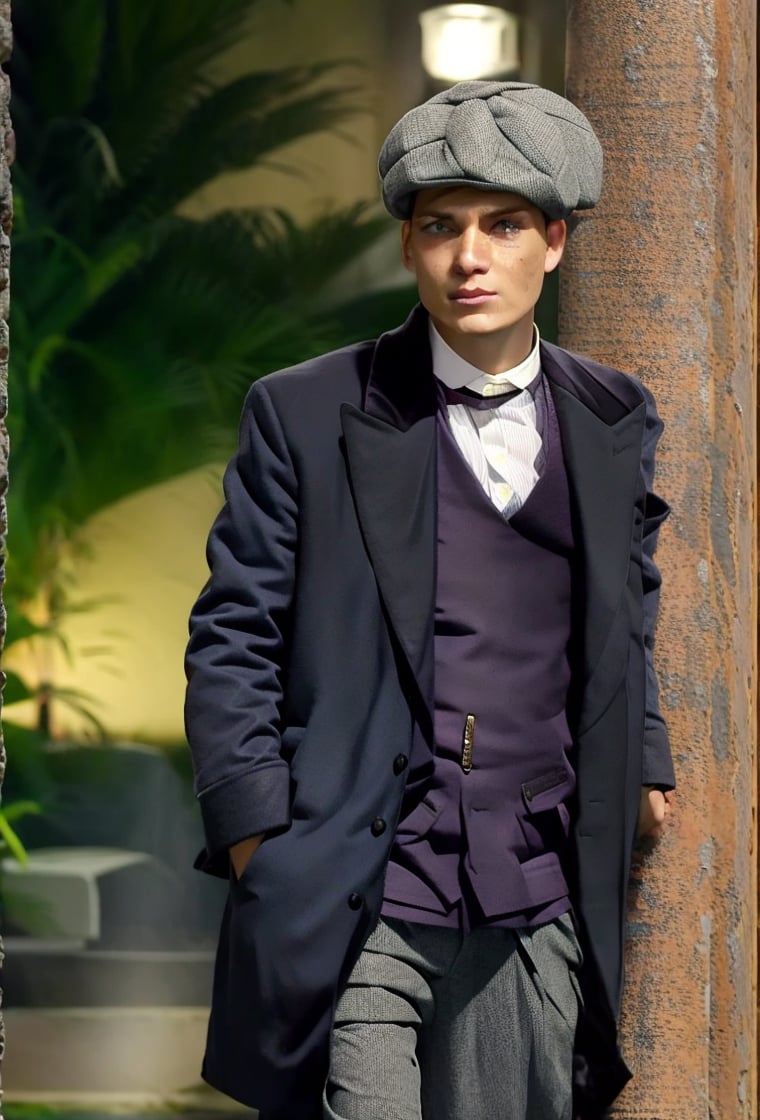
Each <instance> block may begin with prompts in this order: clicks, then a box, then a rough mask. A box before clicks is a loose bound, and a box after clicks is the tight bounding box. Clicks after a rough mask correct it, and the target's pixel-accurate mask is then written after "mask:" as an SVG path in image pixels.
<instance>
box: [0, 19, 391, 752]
mask: <svg viewBox="0 0 760 1120" xmlns="http://www.w3.org/2000/svg"><path fill="white" fill-rule="evenodd" d="M283 2H286V0H283ZM256 7H257V3H256V0H192V3H188V2H187V0H67V3H66V4H61V3H59V2H58V0H14V9H13V19H14V31H15V48H14V54H13V58H12V61H11V65H10V68H9V69H10V75H11V82H12V88H13V105H12V110H13V121H14V127H15V130H16V137H17V153H18V154H17V162H16V165H15V167H14V171H13V174H14V187H15V207H16V219H15V229H14V238H13V300H12V324H11V329H12V347H11V358H10V404H9V407H10V412H9V430H10V432H11V438H12V453H11V472H12V481H11V487H10V492H9V496H8V518H9V524H10V542H9V548H8V554H7V566H8V583H7V589H6V603H7V609H8V634H7V645H8V646H10V645H12V643H13V642H14V641H17V640H28V639H30V638H31V639H32V641H33V642H34V643H35V646H36V648H37V649H38V650H39V651H40V652H39V663H40V671H39V678H38V680H37V681H36V682H31V681H22V680H20V679H19V678H18V677H13V676H12V675H11V677H10V680H9V683H8V691H7V693H6V702H7V703H11V702H13V701H15V700H22V699H24V698H29V697H31V696H34V697H35V698H36V701H37V705H38V711H39V720H38V731H39V733H40V735H41V736H42V737H43V738H44V737H45V736H46V735H47V733H48V729H49V718H48V717H49V710H50V705H51V704H52V703H54V702H55V703H66V704H69V705H71V706H73V707H78V708H79V709H80V710H81V709H84V710H85V711H87V712H89V713H90V715H91V717H92V718H91V725H92V730H93V732H94V733H95V734H96V735H102V733H103V729H102V728H101V727H100V726H99V725H98V723H97V720H96V718H95V717H94V715H92V707H91V704H90V699H91V698H88V697H87V696H85V695H83V694H81V693H79V692H78V691H77V690H76V689H73V690H72V689H69V690H68V691H67V693H66V694H60V693H56V690H55V688H54V686H53V683H52V680H51V679H47V676H48V675H47V674H46V671H45V659H46V654H45V650H46V648H47V649H48V650H49V643H51V642H58V643H59V644H62V643H63V638H62V636H61V633H60V629H59V624H60V621H61V619H62V617H64V616H65V614H66V612H67V611H69V610H71V609H73V607H72V602H71V597H70V595H69V576H70V573H71V572H72V570H74V569H75V566H76V561H77V556H78V554H79V550H80V549H81V547H82V542H81V531H82V527H83V526H84V525H85V524H86V522H87V521H88V519H89V518H91V517H92V516H93V515H94V514H96V513H97V512H99V511H100V510H102V509H104V508H105V507H107V506H109V505H111V504H112V503H114V502H115V501H117V500H118V499H120V498H122V497H124V496H125V495H128V494H132V493H134V492H136V491H139V490H141V489H143V488H145V487H148V486H152V485H155V484H157V483H160V482H163V481H165V480H167V479H170V478H172V477H175V476H177V475H180V474H182V473H183V472H185V471H188V470H190V469H193V468H196V467H198V466H201V465H203V464H205V463H210V462H212V461H219V460H223V459H225V458H226V457H228V455H229V454H230V452H231V451H232V449H233V447H234V439H235V432H236V427H237V420H238V415H239V411H240V406H241V402H242V397H243V394H244V391H245V388H246V387H247V385H248V384H249V383H250V382H251V381H252V380H254V379H255V378H256V377H258V376H260V375H262V374H264V373H267V372H269V371H271V370H273V369H277V368H279V367H282V366H287V365H291V364H293V363H295V362H298V361H301V360H303V359H306V358H309V357H311V356H313V355H315V354H317V353H321V352H324V351H325V350H326V349H330V348H333V347H336V346H340V345H342V344H345V343H348V342H351V341H354V340H356V339H358V338H362V337H371V336H373V335H375V334H377V333H379V332H380V331H381V330H384V329H386V328H387V327H389V326H393V325H395V324H396V323H397V322H398V321H399V320H400V319H401V318H402V317H403V315H404V314H405V312H406V311H407V309H408V307H409V306H410V304H411V302H412V301H413V297H412V296H411V295H410V292H409V290H408V289H402V290H398V289H395V290H389V291H384V292H375V293H373V294H371V295H364V296H362V295H359V296H357V295H356V294H355V293H354V294H352V295H351V296H350V298H349V297H347V296H346V295H345V294H343V295H340V294H336V293H340V291H341V288H340V284H336V283H335V280H336V278H337V277H339V276H340V273H341V272H342V271H343V269H344V267H345V266H347V265H348V264H349V263H350V262H352V261H354V260H355V259H356V258H357V256H359V255H360V254H362V253H363V252H365V251H366V250H367V249H368V248H369V247H370V246H371V245H372V244H373V243H375V242H376V241H377V240H378V238H380V237H381V235H382V234H383V233H384V232H387V230H388V227H389V220H388V219H387V218H386V217H384V216H380V215H379V213H378V211H377V210H376V209H375V208H374V207H373V206H371V205H370V204H355V205H352V206H350V207H348V208H344V209H340V210H332V211H330V212H327V213H325V214H323V215H321V216H320V217H319V218H317V219H316V220H311V221H309V222H307V223H303V224H302V223H300V222H299V220H298V216H297V215H296V216H292V215H290V214H288V213H286V212H284V211H282V210H271V209H269V210H264V209H261V208H257V207H256V206H255V205H253V204H252V205H251V206H250V207H247V208H245V209H226V210H223V211H222V212H219V213H216V214H214V215H213V216H210V217H208V218H206V219H204V220H199V219H197V218H194V217H189V216H187V215H186V214H184V213H183V206H184V205H185V204H186V203H188V201H189V200H191V198H192V196H193V194H194V193H195V192H197V191H198V190H199V189H201V188H202V187H204V185H206V184H207V183H209V182H210V181H211V180H213V179H214V178H215V177H217V176H219V175H220V174H222V173H224V172H227V171H234V170H240V169H244V168H251V167H255V166H257V165H258V166H263V165H264V164H267V163H269V164H271V163H272V162H273V161H276V162H277V164H278V166H280V167H282V166H283V160H284V158H285V157H284V156H283V153H282V149H283V148H285V147H286V145H287V144H289V143H290V142H291V141H294V140H297V139H299V138H301V137H303V136H306V135H308V134H313V133H315V132H320V131H324V130H335V129H340V127H341V125H342V124H343V123H344V122H346V121H347V120H348V119H349V118H350V117H352V116H353V115H355V114H357V113H360V112H362V111H365V108H366V107H365V106H364V105H363V93H362V81H361V71H360V70H359V69H358V68H357V67H356V66H353V65H352V64H350V63H348V62H347V63H345V64H340V65H336V64H333V63H329V64H324V63H323V64H317V65H313V66H299V67H289V68H281V69H277V70H271V71H256V72H250V73H244V74H242V75H237V76H235V77H225V78H220V77H219V74H220V73H222V72H223V68H220V67H219V66H218V65H216V66H215V63H218V61H219V59H220V58H223V56H224V54H225V52H226V51H228V49H229V48H230V47H231V46H232V45H233V44H234V43H235V42H236V40H237V39H238V38H239V37H240V36H241V35H242V34H243V32H244V29H245V25H246V22H247V21H248V20H249V19H250V16H251V11H252V9H254V8H256ZM288 170H289V171H290V172H291V173H292V174H296V175H297V174H298V167H296V166H292V167H289V168H288ZM88 606H89V604H87V603H81V602H80V603H79V604H78V606H77V609H79V610H87V609H88ZM28 747H29V743H28V741H27V748H28Z"/></svg>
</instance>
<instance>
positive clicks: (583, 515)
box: [341, 306, 645, 722]
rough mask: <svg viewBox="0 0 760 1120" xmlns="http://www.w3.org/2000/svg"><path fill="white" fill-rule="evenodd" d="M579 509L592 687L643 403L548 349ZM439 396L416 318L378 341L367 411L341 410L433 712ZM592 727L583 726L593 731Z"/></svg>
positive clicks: (385, 571) (388, 591)
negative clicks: (437, 416)
mask: <svg viewBox="0 0 760 1120" xmlns="http://www.w3.org/2000/svg"><path fill="white" fill-rule="evenodd" d="M541 362H542V368H543V371H544V373H545V374H546V377H547V379H548V381H549V384H550V386H551V390H552V394H553V397H554V401H555V405H556V409H557V417H558V423H559V426H560V433H561V437H562V446H563V453H564V457H565V461H566V464H567V469H568V477H569V481H570V489H571V495H572V499H573V507H574V517H575V533H576V543H577V545H578V547H579V552H580V571H581V572H582V574H583V581H582V582H583V588H584V591H585V593H584V599H583V614H584V627H583V628H584V634H583V641H582V649H583V660H584V663H585V664H584V677H586V678H587V677H589V676H590V675H591V673H592V671H593V668H594V666H595V664H596V663H597V662H598V661H599V659H600V658H601V655H602V653H603V652H604V649H605V641H606V638H607V636H608V634H609V630H610V626H611V622H612V619H613V617H614V615H615V612H616V610H617V608H618V605H619V602H620V599H621V597H622V595H623V592H624V589H625V584H626V575H627V571H628V563H629V559H630V547H631V544H630V542H631V510H632V508H633V503H634V499H635V497H636V488H637V483H638V477H639V462H640V454H641V439H642V433H643V426H644V414H645V403H644V397H643V394H642V393H641V392H640V391H639V389H638V388H637V386H636V384H635V382H633V381H632V380H631V379H630V378H627V377H624V376H623V375H622V374H618V373H616V372H615V371H612V370H608V369H607V368H606V367H603V366H599V365H597V364H596V363H594V362H591V361H590V360H588V359H585V358H578V357H576V356H574V355H571V354H569V353H568V352H567V351H565V350H561V349H560V348H559V347H556V346H552V345H550V344H547V343H543V342H542V344H541ZM436 410H437V393H436V387H435V380H434V378H433V371H432V366H431V355H430V345H429V342H428V317H427V313H426V312H425V311H424V310H423V309H422V308H421V307H419V306H418V307H416V308H415V309H414V311H413V312H412V314H411V315H410V316H409V318H408V319H407V321H406V323H404V325H403V326H402V327H400V328H398V329H397V330H395V331H391V332H389V333H388V334H385V335H383V336H382V337H381V338H379V339H378V341H377V344H376V347H375V352H374V356H373V361H372V365H371V369H370V373H369V378H368V382H367V388H366V393H365V400H364V407H363V409H359V408H356V407H354V406H353V405H349V404H345V405H343V408H342V413H341V414H342V422H343V433H344V437H345V441H346V454H347V459H348V466H349V473H350V479H351V485H352V489H353V495H354V500H355V503H356V509H357V514H358V517H359V522H360V524H361V528H362V532H363V534H364V540H365V544H366V547H367V551H368V553H369V555H370V559H371V562H372V565H373V568H374V571H375V576H376V579H377V582H378V587H379V589H380V594H381V597H382V600H383V603H384V606H385V609H386V611H387V613H388V618H389V621H390V623H391V627H392V629H393V631H394V633H395V635H396V637H397V639H398V641H399V644H400V646H401V648H402V650H403V651H404V654H405V656H406V658H407V660H408V663H409V666H410V668H411V670H412V672H413V674H414V676H415V678H416V681H417V684H418V686H419V691H420V695H421V697H422V699H423V701H424V703H425V705H426V707H427V708H428V710H430V709H431V707H432V699H433V661H434V655H433V641H432V638H433V620H434V611H435V587H436V438H435V416H436ZM584 722H585V721H584Z"/></svg>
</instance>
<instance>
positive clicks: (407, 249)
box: [401, 222, 414, 273]
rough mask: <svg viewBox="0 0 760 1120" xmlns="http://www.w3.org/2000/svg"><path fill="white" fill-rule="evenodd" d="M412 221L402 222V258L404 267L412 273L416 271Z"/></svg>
mask: <svg viewBox="0 0 760 1120" xmlns="http://www.w3.org/2000/svg"><path fill="white" fill-rule="evenodd" d="M411 236H412V223H411V222H402V224H401V260H402V261H403V264H404V268H405V269H406V270H407V271H408V272H411V273H414V261H413V259H412V247H411Z"/></svg>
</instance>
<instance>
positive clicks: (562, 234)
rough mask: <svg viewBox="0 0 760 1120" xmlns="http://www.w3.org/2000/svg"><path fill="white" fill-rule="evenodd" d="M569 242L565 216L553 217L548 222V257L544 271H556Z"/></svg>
mask: <svg viewBox="0 0 760 1120" xmlns="http://www.w3.org/2000/svg"><path fill="white" fill-rule="evenodd" d="M566 242H567V222H566V221H565V220H564V219H563V218H552V219H550V220H549V221H548V222H547V223H546V258H545V260H544V272H554V269H555V268H556V267H557V265H558V264H559V262H560V261H561V260H562V254H563V253H564V251H565V244H566Z"/></svg>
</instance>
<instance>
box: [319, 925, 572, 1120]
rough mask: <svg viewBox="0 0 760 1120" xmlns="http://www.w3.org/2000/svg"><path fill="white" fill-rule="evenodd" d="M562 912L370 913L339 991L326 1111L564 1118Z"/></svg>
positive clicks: (362, 1119) (566, 1011) (568, 942)
mask: <svg viewBox="0 0 760 1120" xmlns="http://www.w3.org/2000/svg"><path fill="white" fill-rule="evenodd" d="M580 960H581V955H580V949H579V947H578V941H577V939H576V936H575V931H574V929H573V925H572V921H571V919H570V918H569V917H568V916H565V917H562V918H559V919H557V920H556V921H554V922H549V923H547V924H546V925H544V926H539V927H536V928H534V929H532V928H523V929H476V930H473V931H472V932H469V933H461V932H460V931H458V930H452V929H441V928H437V927H433V926H424V925H418V924H415V923H411V922H402V921H396V920H393V919H388V920H385V921H381V922H380V923H379V925H378V926H377V928H376V929H375V931H374V932H373V933H372V934H371V935H370V938H369V940H368V941H367V944H366V946H365V948H364V951H363V952H362V954H361V956H360V957H359V960H358V961H357V964H356V966H355V968H354V969H353V971H352V973H351V975H350V977H349V980H348V986H347V988H346V990H345V992H344V994H343V996H342V997H341V999H340V1001H339V1003H338V1008H337V1013H336V1019H335V1026H334V1029H333V1033H332V1041H331V1059H330V1074H329V1077H328V1080H327V1084H326V1086H325V1092H324V1118H325V1120H469V1118H472V1120H475V1118H477V1120H571V1115H572V1052H573V1039H574V1035H575V1026H576V1021H577V1017H578V1007H579V1000H580V995H579V990H578V981H577V972H578V967H579V965H580Z"/></svg>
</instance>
